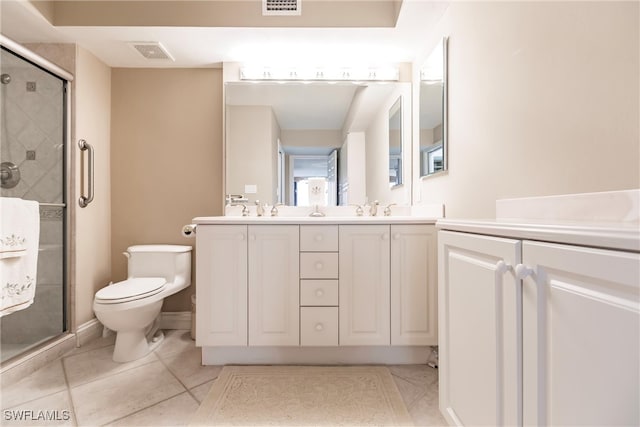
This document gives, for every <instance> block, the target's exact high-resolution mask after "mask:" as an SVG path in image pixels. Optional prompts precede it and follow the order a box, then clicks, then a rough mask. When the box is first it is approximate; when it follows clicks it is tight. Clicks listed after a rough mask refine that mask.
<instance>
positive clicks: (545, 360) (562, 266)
mask: <svg viewBox="0 0 640 427" xmlns="http://www.w3.org/2000/svg"><path fill="white" fill-rule="evenodd" d="M523 264H524V265H526V266H530V267H532V271H531V275H530V276H528V277H526V278H525V279H524V283H523V315H524V318H523V331H524V356H523V357H524V387H525V388H524V408H525V411H524V423H525V425H539V426H546V425H594V426H595V425H597V426H605V425H606V426H614V425H636V426H637V425H640V416H639V411H640V409H639V407H638V402H640V393H639V392H638V389H639V383H638V378H640V372H639V369H638V366H639V360H640V351H639V345H638V341H639V340H640V316H639V313H640V304H639V298H640V292H639V289H640V277H639V275H640V254H632V253H625V252H618V251H607V250H600V249H591V248H581V247H576V246H565V245H558V244H549V243H538V242H528V241H525V242H524V244H523Z"/></svg>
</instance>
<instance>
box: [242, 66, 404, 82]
mask: <svg viewBox="0 0 640 427" xmlns="http://www.w3.org/2000/svg"><path fill="white" fill-rule="evenodd" d="M399 78H400V72H399V70H398V69H397V68H393V67H386V68H272V67H242V68H240V80H255V81H260V80H264V81H270V80H277V81H352V80H357V81H398V80H399Z"/></svg>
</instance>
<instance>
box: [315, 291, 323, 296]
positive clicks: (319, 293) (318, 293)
mask: <svg viewBox="0 0 640 427" xmlns="http://www.w3.org/2000/svg"><path fill="white" fill-rule="evenodd" d="M323 295H324V291H323V290H322V289H316V296H317V297H321V296H323Z"/></svg>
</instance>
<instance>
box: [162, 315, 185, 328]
mask: <svg viewBox="0 0 640 427" xmlns="http://www.w3.org/2000/svg"><path fill="white" fill-rule="evenodd" d="M160 329H184V330H189V329H191V312H190V311H163V312H162V314H161V316H160Z"/></svg>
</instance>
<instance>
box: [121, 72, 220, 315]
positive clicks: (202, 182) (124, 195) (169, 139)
mask: <svg viewBox="0 0 640 427" xmlns="http://www.w3.org/2000/svg"><path fill="white" fill-rule="evenodd" d="M111 78H112V88H113V89H112V105H111V112H112V128H111V137H112V139H111V158H112V164H111V166H112V168H111V186H112V195H111V197H112V208H113V210H112V212H113V214H112V234H111V238H112V254H113V255H112V271H113V273H112V279H113V280H114V281H116V280H124V279H125V278H126V274H127V263H126V259H125V258H124V257H123V256H122V255H121V253H122V252H123V251H124V250H126V248H127V247H128V246H130V245H136V244H148V243H169V244H183V245H184V244H186V245H193V246H195V241H194V240H191V239H186V238H184V237H182V236H181V234H180V229H181V227H182V226H183V225H184V224H187V223H189V222H190V221H191V219H192V218H193V217H195V216H205V215H221V214H222V200H223V196H222V191H221V189H222V75H221V71H220V70H217V69H139V68H138V69H121V68H116V69H113V70H112V73H111ZM194 255H195V254H194ZM194 259H195V256H194ZM193 277H194V279H195V274H194V275H193ZM194 292H195V288H194V286H193V284H192V285H191V287H190V288H188V289H185V290H184V291H182V292H180V293H178V294H176V295H174V296H172V297H169V298H167V299H166V300H165V303H164V306H163V311H185V310H189V309H190V303H189V297H190V295H191V294H193V293H194Z"/></svg>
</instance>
